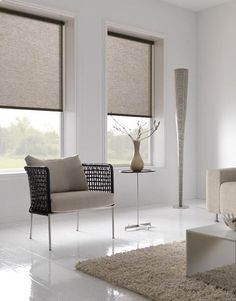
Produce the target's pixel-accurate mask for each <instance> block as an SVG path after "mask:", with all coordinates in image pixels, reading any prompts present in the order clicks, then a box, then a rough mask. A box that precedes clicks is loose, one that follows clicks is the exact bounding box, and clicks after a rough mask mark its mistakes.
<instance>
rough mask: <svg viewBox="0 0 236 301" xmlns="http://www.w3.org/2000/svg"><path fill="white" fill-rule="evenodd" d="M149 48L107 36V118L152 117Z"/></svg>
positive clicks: (128, 39)
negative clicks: (110, 116) (115, 116)
mask: <svg viewBox="0 0 236 301" xmlns="http://www.w3.org/2000/svg"><path fill="white" fill-rule="evenodd" d="M152 44H153V42H151V41H146V40H142V39H136V38H134V37H128V36H124V35H120V34H116V33H113V32H109V33H108V36H107V87H108V90H107V93H108V114H113V115H127V116H143V117H151V116H152Z"/></svg>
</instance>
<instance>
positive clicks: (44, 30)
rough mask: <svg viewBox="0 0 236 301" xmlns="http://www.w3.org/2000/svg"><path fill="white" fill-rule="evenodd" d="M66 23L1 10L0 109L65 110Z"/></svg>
mask: <svg viewBox="0 0 236 301" xmlns="http://www.w3.org/2000/svg"><path fill="white" fill-rule="evenodd" d="M62 32H63V23H62V22H60V21H55V20H51V21H50V20H48V19H45V20H44V19H43V18H41V17H37V16H35V18H34V16H27V15H24V14H21V13H19V14H14V13H12V12H8V11H5V10H2V9H0V107H3V108H4V107H5V108H22V109H38V110H55V111H62V110H63V101H62V99H63V93H62V86H63V84H62V81H63V77H62V68H63V63H62V62H63V60H62V55H63V50H62Z"/></svg>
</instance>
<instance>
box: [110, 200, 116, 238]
mask: <svg viewBox="0 0 236 301" xmlns="http://www.w3.org/2000/svg"><path fill="white" fill-rule="evenodd" d="M111 216H112V239H114V238H115V223H114V206H112V207H111Z"/></svg>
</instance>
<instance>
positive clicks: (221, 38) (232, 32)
mask: <svg viewBox="0 0 236 301" xmlns="http://www.w3.org/2000/svg"><path fill="white" fill-rule="evenodd" d="M197 20H198V43H197V44H198V64H197V66H198V96H197V108H198V110H197V133H198V141H197V146H198V148H197V154H198V156H197V181H198V186H197V191H198V196H199V198H205V175H206V170H207V169H209V168H218V167H232V166H236V39H235V37H236V2H235V1H233V2H231V3H228V4H225V5H221V6H218V7H215V8H213V9H209V10H206V11H203V12H201V13H199V14H198V18H197Z"/></svg>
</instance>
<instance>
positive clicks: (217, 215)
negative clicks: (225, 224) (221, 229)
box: [215, 213, 219, 223]
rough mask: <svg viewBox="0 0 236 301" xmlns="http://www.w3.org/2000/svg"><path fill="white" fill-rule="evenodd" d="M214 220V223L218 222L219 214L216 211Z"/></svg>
mask: <svg viewBox="0 0 236 301" xmlns="http://www.w3.org/2000/svg"><path fill="white" fill-rule="evenodd" d="M215 222H216V223H219V214H218V213H216V219H215Z"/></svg>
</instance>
